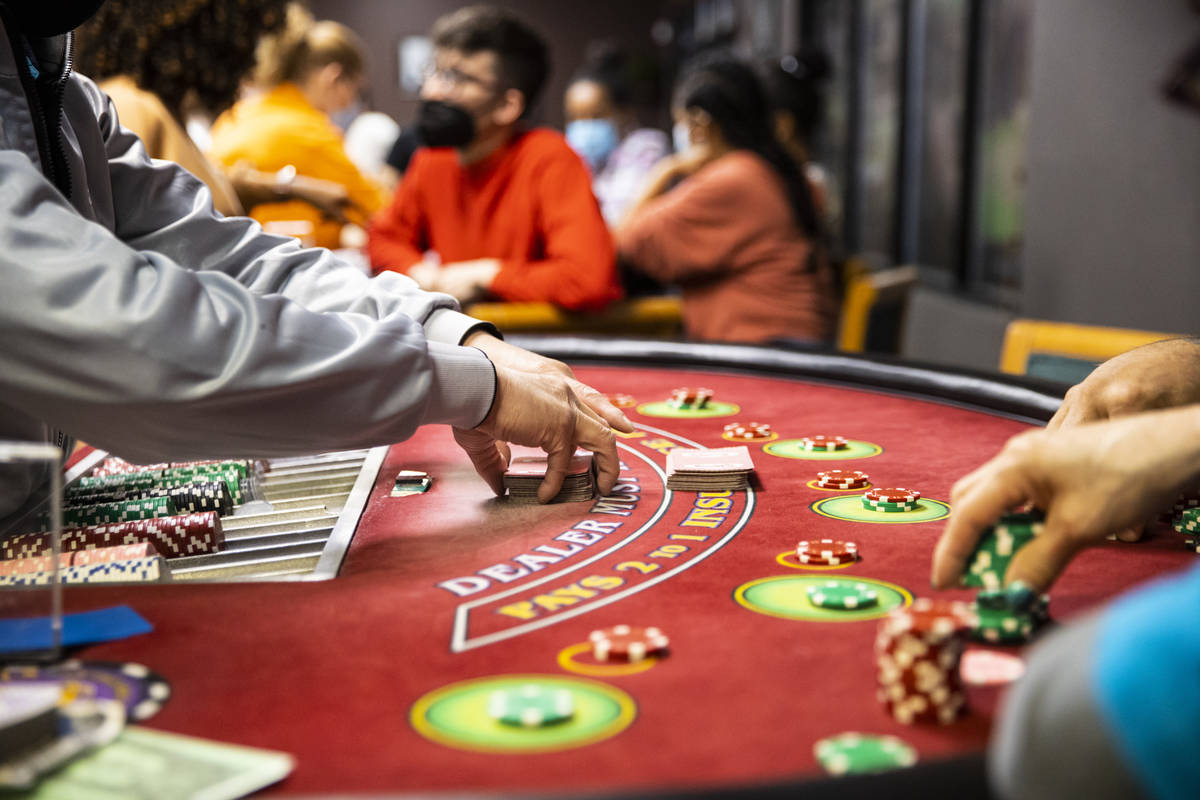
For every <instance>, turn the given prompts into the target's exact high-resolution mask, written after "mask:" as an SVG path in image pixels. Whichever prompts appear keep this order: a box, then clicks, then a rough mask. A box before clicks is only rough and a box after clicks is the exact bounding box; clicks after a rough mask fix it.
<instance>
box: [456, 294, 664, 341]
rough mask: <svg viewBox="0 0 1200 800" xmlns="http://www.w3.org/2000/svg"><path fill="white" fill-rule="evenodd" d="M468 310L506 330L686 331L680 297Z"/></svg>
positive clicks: (500, 305)
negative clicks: (592, 308)
mask: <svg viewBox="0 0 1200 800" xmlns="http://www.w3.org/2000/svg"><path fill="white" fill-rule="evenodd" d="M466 313H467V314H470V315H471V316H472V317H475V318H476V319H482V320H486V321H488V322H491V323H492V324H494V325H495V326H496V327H497V328H499V329H500V330H501V331H503V332H505V333H611V334H620V335H622V336H644V337H650V338H659V339H666V338H672V337H676V336H679V335H681V333H682V331H683V304H682V302H681V301H680V299H679V298H678V297H674V296H663V297H637V298H634V299H632V300H625V301H622V302H619V303H613V304H612V305H610V306H609V307H608V308H606V309H604V310H603V311H597V312H594V313H592V312H582V311H564V310H563V309H561V308H558V307H557V306H553V305H551V304H549V303H475V304H473V305H471V306H469V307H468V308H467V309H466Z"/></svg>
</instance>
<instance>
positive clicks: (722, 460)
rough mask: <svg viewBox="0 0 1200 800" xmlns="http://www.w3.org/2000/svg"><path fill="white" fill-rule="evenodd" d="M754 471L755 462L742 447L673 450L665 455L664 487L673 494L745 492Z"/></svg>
mask: <svg viewBox="0 0 1200 800" xmlns="http://www.w3.org/2000/svg"><path fill="white" fill-rule="evenodd" d="M753 471H754V462H753V461H751V460H750V451H749V450H748V449H747V448H746V446H745V445H742V446H740V447H718V448H715V449H713V450H688V449H686V448H676V449H674V450H671V451H670V452H668V453H667V488H668V489H671V490H672V491H684V492H711V491H721V490H724V489H745V488H746V487H747V486H749V485H750V473H751V472H753Z"/></svg>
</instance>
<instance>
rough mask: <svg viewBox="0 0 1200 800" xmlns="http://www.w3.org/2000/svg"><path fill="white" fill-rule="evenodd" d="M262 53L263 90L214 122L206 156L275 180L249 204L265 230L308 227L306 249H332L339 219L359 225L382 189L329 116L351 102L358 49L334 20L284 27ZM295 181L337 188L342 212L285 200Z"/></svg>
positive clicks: (359, 79)
mask: <svg viewBox="0 0 1200 800" xmlns="http://www.w3.org/2000/svg"><path fill="white" fill-rule="evenodd" d="M292 16H293V15H291V14H289V19H291V18H292ZM263 52H264V53H266V54H267V55H266V57H265V59H264V60H263V61H262V63H260V65H259V70H258V79H259V81H260V83H261V84H262V86H263V87H265V91H263V92H262V93H261V94H254V95H252V96H247V97H245V98H243V99H242V100H239V101H238V102H237V103H236V104H234V106H233V107H232V108H230V109H229V110H228V111H226V112H225V113H224V114H222V115H221V116H220V117H218V118H217V120H216V122H215V123H213V128H212V144H211V151H210V152H211V155H212V156H213V158H215V159H216V160H217V161H219V162H220V163H221V164H222V165H224V167H225V169H226V171H228V172H230V173H231V174H237V173H238V172H239V171H240V170H242V169H245V168H250V169H253V170H257V171H259V172H265V173H270V174H271V175H273V176H275V187H276V194H275V196H274V197H270V198H267V199H266V200H265V201H264V202H260V203H257V204H256V205H253V206H252V207H251V208H250V209H249V214H250V216H251V217H253V218H254V219H256V220H258V221H259V222H262V223H264V224H268V225H269V224H271V223H290V224H295V223H299V224H301V225H304V226H306V227H307V228H308V229H311V242H312V243H313V244H315V245H317V246H319V247H331V248H336V247H338V246H339V245H340V244H341V233H342V227H343V225H344V223H345V222H351V223H354V224H355V225H360V226H362V225H365V224H366V222H367V219H368V218H369V217H370V215H371V214H373V213H374V212H375V211H376V210H377V209H378V208H379V207H380V205H382V203H383V201H384V193H383V190H382V188H380V187H379V186H378V185H376V184H375V183H374V182H373V181H372V180H371V179H370V178H368V177H367V176H365V175H363V173H362V172H361V171H360V170H359V169H358V167H357V166H355V164H354V162H353V161H351V160H350V158H349V156H347V155H346V150H345V147H344V145H343V139H342V132H341V130H340V129H339V128H338V127H337V126H336V125H335V124H334V122H333V119H332V117H333V116H334V115H336V114H338V113H339V112H342V111H345V110H346V109H349V108H351V107H353V105H354V103H355V101H356V100H357V98H358V95H359V91H360V90H361V88H362V83H363V74H364V66H365V62H364V48H363V45H362V43H361V42H360V41H359V39H358V37H357V36H355V35H354V33H353V32H351V31H350V30H349V29H348V28H346V27H345V26H343V25H340V24H338V23H336V22H330V21H319V22H313V23H311V24H309V25H304V24H299V25H297V24H291V23H289V25H288V26H287V27H285V29H284V30H283V31H282V32H281V33H279V34H278V35H277V37H276V38H275V40H274V41H271V42H268V43H267V46H265V47H264V49H263ZM300 176H305V177H309V178H316V179H319V180H323V181H329V182H330V183H333V184H337V185H338V186H341V187H343V189H344V190H345V194H346V202H345V204H344V207H343V208H342V213H341V214H333V215H331V214H329V213H328V209H326V208H322V207H321V206H320V205H317V204H314V203H310V202H305V201H303V200H299V199H295V198H293V194H294V192H293V186H294V184H295V183H296V182H297V180H298V179H299V178H300Z"/></svg>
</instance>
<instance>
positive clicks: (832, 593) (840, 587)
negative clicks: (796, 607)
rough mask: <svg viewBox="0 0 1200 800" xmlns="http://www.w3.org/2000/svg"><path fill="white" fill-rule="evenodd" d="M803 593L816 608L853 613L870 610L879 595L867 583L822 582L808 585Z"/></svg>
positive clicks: (877, 600)
mask: <svg viewBox="0 0 1200 800" xmlns="http://www.w3.org/2000/svg"><path fill="white" fill-rule="evenodd" d="M805 592H806V593H807V594H808V602H810V603H812V604H813V605H814V606H817V607H818V608H834V609H840V610H843V611H853V610H854V609H858V608H870V607H871V606H873V605H875V604H876V603H877V602H879V593H878V592H876V591H875V590H874V589H873V588H871V585H870V584H869V583H848V582H843V581H824V582H822V583H816V584H812V585H810V586H809V587H808V588H807V589H806V590H805Z"/></svg>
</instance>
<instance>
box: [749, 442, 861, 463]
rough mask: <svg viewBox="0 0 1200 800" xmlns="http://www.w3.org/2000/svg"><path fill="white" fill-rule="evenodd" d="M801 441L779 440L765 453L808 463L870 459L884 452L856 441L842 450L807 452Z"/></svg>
mask: <svg viewBox="0 0 1200 800" xmlns="http://www.w3.org/2000/svg"><path fill="white" fill-rule="evenodd" d="M801 442H802V440H801V439H777V440H775V441H773V442H771V443H770V444H767V445H765V446H764V447H763V452H764V453H770V454H771V455H773V456H779V457H780V458H799V459H804V460H806V461H846V460H848V459H852V458H870V457H871V456H877V455H879V454H880V453H882V452H883V448H882V447H880V446H879V445H877V444H871V443H870V442H860V441H856V440H854V439H851V440H849V441H848V442H846V446H845V447H844V448H842V449H841V450H805V449H804V445H803V444H801Z"/></svg>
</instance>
